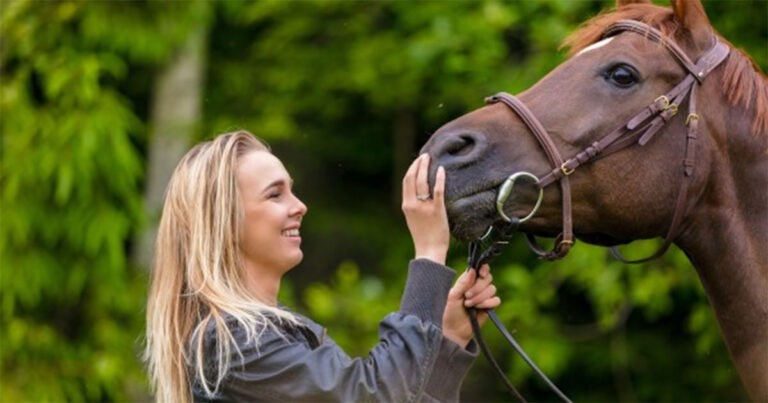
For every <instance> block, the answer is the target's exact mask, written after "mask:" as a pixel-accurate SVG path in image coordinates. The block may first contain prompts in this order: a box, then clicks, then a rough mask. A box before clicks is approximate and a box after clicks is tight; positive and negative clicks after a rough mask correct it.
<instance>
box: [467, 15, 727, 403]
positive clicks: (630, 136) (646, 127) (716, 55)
mask: <svg viewBox="0 0 768 403" xmlns="http://www.w3.org/2000/svg"><path fill="white" fill-rule="evenodd" d="M627 31H628V32H634V33H637V34H640V35H644V36H645V37H647V38H650V39H652V40H654V41H656V42H659V43H661V44H662V45H663V46H664V47H665V48H666V49H667V50H668V51H669V52H670V53H672V55H673V56H674V57H675V59H676V60H677V61H678V62H679V63H680V64H681V65H682V66H683V67H684V68H685V69H686V70H687V71H688V74H686V76H685V77H684V78H683V79H682V81H680V83H678V84H677V85H676V86H675V87H674V88H672V89H671V90H670V91H669V92H667V93H666V94H663V95H661V96H659V97H657V98H656V99H655V100H654V101H653V102H652V103H651V104H650V105H648V106H647V107H645V108H644V109H643V110H641V111H640V112H639V113H637V114H636V115H635V116H633V117H632V118H631V119H630V120H629V121H628V122H627V123H625V124H624V125H622V126H620V127H618V128H617V129H615V130H614V131H612V132H610V133H608V134H607V135H605V136H603V137H602V138H601V139H599V140H597V141H595V142H593V143H592V144H591V145H590V146H588V147H587V148H585V149H584V150H582V151H581V152H579V153H577V154H576V155H574V156H573V157H571V158H569V159H567V160H565V159H563V158H562V156H561V155H560V152H559V151H558V150H557V147H556V146H555V143H554V141H552V137H551V136H550V135H549V133H548V132H547V131H546V129H544V126H543V125H542V124H541V122H539V120H538V119H536V117H535V116H534V115H533V113H532V112H531V111H530V109H528V107H527V106H525V104H523V103H522V101H520V99H518V98H517V97H515V96H514V95H510V94H508V93H505V92H501V93H498V94H496V95H494V96H491V97H488V98H486V100H485V102H486V103H488V104H494V103H499V102H501V103H503V104H504V105H506V106H507V107H509V108H510V109H512V111H514V112H515V113H516V114H517V115H518V116H519V117H520V119H521V120H522V121H523V123H524V124H525V125H526V127H527V128H528V129H529V130H530V131H531V132H532V133H533V134H534V136H535V137H536V139H537V140H538V142H539V144H540V145H541V147H542V148H543V149H544V152H545V154H546V155H547V158H548V159H549V161H550V163H551V164H552V167H553V168H552V169H551V170H550V171H549V172H548V173H547V174H546V175H544V176H543V177H542V178H541V179H539V178H537V177H536V176H535V175H533V174H530V173H527V172H518V173H515V174H512V175H510V176H509V178H507V180H506V181H505V182H504V183H503V184H502V185H501V187H500V189H499V194H498V196H497V200H496V209H497V212H498V214H499V216H500V217H501V218H502V219H503V221H504V224H502V225H501V226H498V227H496V228H494V226H491V227H490V228H489V229H488V231H487V232H486V234H485V235H483V237H481V238H480V239H478V240H476V241H473V242H471V243H470V244H469V253H468V254H469V256H468V262H467V263H468V266H469V268H473V269H475V270H476V271H479V270H480V267H481V266H482V265H483V264H484V263H488V262H489V261H490V260H492V259H493V258H494V257H496V256H497V255H498V254H499V253H501V248H502V247H503V246H504V245H506V244H507V243H508V240H509V238H511V237H512V236H513V235H514V234H515V232H517V229H518V227H519V225H520V224H521V223H523V222H525V221H527V220H528V219H530V218H531V217H533V215H534V214H535V213H536V211H537V210H538V208H539V206H540V204H541V200H542V197H543V190H544V188H545V187H547V186H549V185H551V184H553V183H555V182H560V191H561V194H562V205H563V231H562V232H561V233H560V234H559V235H558V236H557V237H556V239H555V246H554V247H553V248H552V250H550V251H545V250H543V249H542V248H541V247H540V246H539V245H538V244H537V242H536V239H535V238H534V236H533V235H531V234H526V239H527V241H528V244H529V245H530V247H531V249H532V250H533V251H534V253H536V254H537V255H538V256H539V257H540V258H542V259H544V260H554V259H559V258H562V257H564V256H565V255H566V254H567V253H568V251H569V250H570V249H571V247H572V246H573V242H574V234H573V217H572V211H571V188H570V182H569V176H570V175H571V174H572V173H573V172H574V171H575V170H576V168H578V167H579V166H581V165H583V164H585V163H587V162H590V161H595V160H598V159H600V158H602V157H605V156H606V155H610V154H612V153H615V152H617V151H619V150H622V149H624V148H627V147H629V146H631V145H633V144H635V143H637V144H639V145H640V146H643V145H645V144H647V143H648V142H649V141H650V140H651V139H652V138H653V136H654V135H655V134H656V133H657V132H658V131H659V130H661V129H662V128H663V127H664V125H665V124H666V123H667V122H669V121H670V120H671V119H672V117H674V116H675V115H676V114H677V112H678V109H679V105H680V104H681V103H682V102H683V101H684V100H685V98H686V97H688V115H687V117H686V118H685V125H686V126H687V127H688V130H687V133H686V137H685V152H684V156H683V161H682V165H683V180H682V184H681V186H680V190H679V191H678V195H677V200H676V202H675V208H674V212H673V215H672V222H671V223H670V225H669V228H668V230H667V234H666V236H665V238H664V243H663V244H662V246H661V247H660V248H659V249H658V250H657V251H656V253H654V254H653V255H652V256H650V257H647V258H644V259H639V260H632V261H629V260H626V259H624V258H623V257H622V256H621V254H620V253H619V252H618V249H616V247H611V253H612V254H613V256H614V257H616V258H617V259H619V260H621V261H622V262H625V263H640V262H645V261H648V260H651V259H655V258H657V257H659V256H661V255H663V254H664V253H665V252H666V250H667V249H668V248H669V246H670V245H671V244H672V241H673V240H674V239H675V237H677V235H678V233H679V231H680V225H681V223H682V218H683V216H684V214H685V204H686V203H685V202H686V200H687V196H688V188H689V186H690V183H691V182H692V178H693V173H694V167H695V162H696V143H695V140H696V138H697V136H698V122H699V119H700V117H699V115H698V114H697V113H696V91H697V87H698V85H700V84H701V82H702V80H704V78H705V77H706V76H707V75H708V74H709V73H710V72H711V71H712V70H714V69H715V68H716V67H717V66H719V65H720V63H722V62H723V60H725V58H726V57H727V56H728V53H729V51H730V49H729V48H728V46H727V45H725V44H724V43H722V42H719V41H718V40H717V38H715V41H714V42H715V43H714V45H713V46H712V48H711V49H710V50H709V51H708V52H707V53H706V54H705V55H704V56H702V57H701V58H700V59H699V60H698V62H696V63H693V62H691V60H690V59H689V58H688V56H687V55H686V54H685V52H684V51H683V50H682V49H681V48H680V47H679V46H678V45H677V44H675V43H674V42H672V41H669V40H667V39H665V38H664V36H663V34H662V33H661V31H659V30H658V29H656V28H653V27H651V26H649V25H647V24H645V23H642V22H639V21H634V20H621V21H618V22H616V23H615V24H613V25H611V26H610V27H608V29H607V30H606V32H605V34H604V35H603V38H605V37H609V36H612V35H617V34H619V33H622V32H627ZM519 178H528V179H532V180H533V181H534V182H535V184H536V186H537V187H538V189H539V196H538V200H537V202H536V205H535V206H534V208H533V209H532V211H531V212H530V213H529V214H528V215H526V216H525V217H523V218H521V219H518V218H516V217H509V216H507V214H506V213H505V212H504V210H503V207H504V204H505V203H506V201H507V199H508V198H509V196H510V194H511V193H512V188H513V187H514V184H515V181H516V180H517V179H519ZM487 240H490V242H486V241H487ZM484 243H486V244H488V243H489V245H488V246H486V247H485V249H483V248H484V247H483V244H484ZM468 311H469V317H470V322H471V323H472V329H473V331H474V333H475V339H476V340H477V343H478V345H479V346H480V349H481V350H482V351H483V354H484V355H485V357H486V358H487V359H488V361H490V362H491V364H492V365H493V367H494V368H495V369H496V371H497V372H498V373H499V375H500V376H501V378H502V379H503V380H504V383H505V384H506V386H507V387H508V388H509V389H510V391H511V392H512V394H513V395H514V396H515V397H516V398H517V399H518V400H520V401H521V402H525V398H524V397H523V396H522V395H521V394H520V392H518V391H517V389H515V387H514V386H513V385H512V383H511V382H510V381H509V379H508V378H507V377H506V374H505V373H504V371H503V370H502V369H501V367H500V366H499V364H498V363H497V362H496V360H495V359H494V358H493V356H492V355H491V353H490V350H489V349H488V346H487V344H486V343H485V341H484V340H483V336H482V333H481V331H480V325H479V323H478V321H477V312H476V310H475V309H468ZM487 313H488V317H489V318H490V319H491V321H492V322H493V324H494V325H495V326H496V327H497V328H498V329H499V331H500V332H501V333H502V335H503V336H504V338H505V339H506V340H507V342H508V343H509V344H510V345H512V347H513V348H514V349H515V350H516V351H517V352H518V353H519V354H520V356H521V357H522V358H523V359H524V360H525V361H526V363H528V365H529V366H530V367H531V369H533V370H534V372H536V374H537V375H538V376H539V377H540V378H541V379H542V380H543V381H544V382H545V383H546V384H547V385H548V386H549V388H550V389H551V390H552V391H553V392H554V393H555V394H557V396H558V397H559V398H560V399H562V400H563V401H565V402H568V403H570V402H571V400H570V399H568V397H567V396H565V394H563V393H562V392H561V391H560V389H558V388H557V386H555V384H554V383H552V381H550V380H549V378H547V376H546V375H544V373H543V372H542V371H541V370H540V369H539V368H538V367H537V366H536V364H534V363H533V361H532V360H531V359H530V358H529V357H528V355H527V354H525V352H524V351H523V349H522V347H521V346H520V345H519V344H518V343H517V341H516V340H515V339H514V337H512V335H511V333H510V332H509V331H508V330H507V329H506V327H505V326H504V325H503V323H502V322H501V320H499V318H498V316H497V315H496V312H494V311H493V310H492V309H489V310H487Z"/></svg>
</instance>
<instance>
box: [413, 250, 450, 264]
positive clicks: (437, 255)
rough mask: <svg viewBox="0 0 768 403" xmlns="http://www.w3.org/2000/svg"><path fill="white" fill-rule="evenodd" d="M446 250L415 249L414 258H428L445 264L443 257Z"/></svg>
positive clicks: (446, 253)
mask: <svg viewBox="0 0 768 403" xmlns="http://www.w3.org/2000/svg"><path fill="white" fill-rule="evenodd" d="M447 255H448V251H447V250H445V251H443V250H422V251H420V250H416V257H415V258H416V259H429V260H431V261H433V262H435V263H439V264H441V265H445V258H446V256H447Z"/></svg>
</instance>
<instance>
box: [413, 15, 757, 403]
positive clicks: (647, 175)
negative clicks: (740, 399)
mask: <svg viewBox="0 0 768 403" xmlns="http://www.w3.org/2000/svg"><path fill="white" fill-rule="evenodd" d="M642 3H646V2H633V1H621V0H619V1H618V4H617V7H616V10H615V11H613V12H610V13H605V14H601V15H599V16H597V17H595V18H593V19H592V20H590V21H589V22H587V23H586V24H584V26H583V27H582V28H581V29H579V30H578V31H577V32H576V33H574V34H573V35H572V36H571V37H570V38H569V39H568V40H567V41H566V44H567V45H569V46H570V48H571V57H570V58H569V59H568V60H567V61H566V62H564V63H563V64H561V65H560V66H558V67H557V68H556V69H554V70H553V71H551V72H550V73H548V74H547V75H546V76H545V77H544V78H542V79H541V80H540V81H539V82H538V83H536V84H535V85H534V86H533V87H531V88H529V89H528V90H526V91H524V92H523V93H521V94H519V96H518V97H513V96H510V95H509V94H501V95H499V96H497V97H493V98H491V99H490V101H489V103H490V104H489V105H487V106H485V107H482V108H480V109H478V110H475V111H473V112H471V113H468V114H466V115H464V116H461V117H459V118H458V119H455V120H453V121H451V122H449V123H447V124H445V125H444V126H443V127H441V128H440V129H439V130H438V131H437V132H436V133H435V134H434V135H433V136H432V137H431V138H430V140H429V141H428V142H427V143H426V145H425V146H424V148H423V149H422V151H423V152H427V153H429V154H430V156H431V157H432V161H434V163H433V164H432V171H431V172H430V178H431V179H432V180H434V174H435V168H436V167H437V166H443V167H444V168H445V170H446V173H447V178H448V181H447V185H446V189H445V198H446V205H447V208H448V215H449V221H450V223H451V230H452V233H453V235H454V236H455V237H456V238H458V239H460V240H465V241H469V240H472V239H475V238H478V237H479V236H481V235H482V234H483V233H485V231H486V229H487V228H489V227H490V226H491V225H498V224H499V223H500V222H501V221H502V220H500V218H499V217H500V214H499V212H497V209H496V194H497V191H498V188H499V186H500V185H501V184H502V183H503V182H505V180H506V179H507V178H508V177H509V176H510V175H511V174H513V173H516V172H523V171H525V172H530V173H533V174H535V175H536V176H537V177H538V178H540V180H539V182H538V188H544V198H543V202H542V204H541V208H540V209H539V210H538V212H536V214H535V215H533V217H532V218H531V219H530V220H528V221H526V222H525V223H523V224H522V225H521V226H520V230H521V231H523V232H525V233H526V234H529V235H538V236H547V237H551V236H555V235H557V234H558V233H559V234H560V235H559V236H558V238H557V241H556V244H557V247H556V249H555V250H554V251H553V252H550V253H549V254H547V255H546V256H548V257H555V258H556V257H562V256H563V255H564V254H565V253H566V252H567V250H568V248H570V246H571V244H572V236H573V235H572V234H575V236H576V237H578V238H579V239H581V240H583V241H585V242H589V243H594V244H599V245H611V246H613V245H618V244H624V243H627V242H630V241H632V240H636V239H648V238H654V237H665V239H667V240H668V241H669V242H670V243H674V244H676V245H677V246H678V247H679V248H680V249H682V250H683V251H684V252H685V254H686V255H687V256H688V258H689V259H690V261H691V263H692V264H693V266H694V267H695V269H696V271H697V273H698V275H699V278H700V280H701V282H702V283H703V285H704V288H705V290H706V292H707V295H708V298H709V300H710V302H711V304H712V306H713V308H714V311H715V314H716V316H717V319H718V323H719V325H720V329H721V331H722V334H723V337H724V340H725V343H726V346H727V348H728V350H729V353H730V355H731V358H732V360H733V362H734V365H735V367H736V369H737V371H738V373H739V376H740V378H741V380H742V383H743V385H744V386H745V388H746V390H747V393H748V394H749V396H750V397H751V398H752V399H754V400H757V401H768V85H767V84H766V77H765V75H764V74H763V73H761V72H760V71H759V69H758V68H757V67H756V66H755V64H754V62H752V60H751V59H750V58H749V57H748V56H746V55H745V54H743V53H742V52H741V51H739V50H737V49H735V48H733V47H732V46H731V45H730V44H729V43H728V42H727V41H726V40H725V39H724V38H722V37H721V36H720V35H718V34H717V33H716V32H715V31H714V29H713V28H712V26H711V24H710V23H709V20H708V18H707V16H706V14H705V12H704V9H703V7H702V5H701V3H700V1H699V0H674V1H672V7H671V8H666V7H659V6H655V5H652V4H642ZM635 21H639V22H642V23H643V24H639V23H635ZM643 27H647V28H643ZM681 87H682V88H681ZM678 112H679V113H678ZM606 138H608V139H607V140H606ZM530 183H531V182H529V184H528V185H523V184H520V185H518V186H516V189H517V190H516V191H515V192H514V193H515V195H514V198H512V199H510V202H508V203H505V204H504V203H502V207H501V212H502V213H504V214H505V215H508V216H517V217H522V216H524V215H526V214H528V212H529V211H530V209H531V205H532V203H533V201H535V194H536V192H537V191H538V189H537V188H536V186H532V185H530ZM549 184H551V185H552V186H547V185H549ZM571 231H572V232H571Z"/></svg>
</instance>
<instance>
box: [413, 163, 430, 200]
mask: <svg viewBox="0 0 768 403" xmlns="http://www.w3.org/2000/svg"><path fill="white" fill-rule="evenodd" d="M428 174H429V154H422V155H421V156H420V157H419V158H418V159H417V168H416V198H417V199H418V200H419V201H425V200H427V199H429V197H430V195H429V181H428V180H427V175H428Z"/></svg>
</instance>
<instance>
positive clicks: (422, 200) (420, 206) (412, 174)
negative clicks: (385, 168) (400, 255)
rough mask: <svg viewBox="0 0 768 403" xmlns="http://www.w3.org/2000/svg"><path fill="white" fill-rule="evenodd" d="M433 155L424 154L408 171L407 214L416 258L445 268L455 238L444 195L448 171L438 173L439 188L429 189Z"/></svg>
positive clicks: (405, 205) (405, 187)
mask: <svg viewBox="0 0 768 403" xmlns="http://www.w3.org/2000/svg"><path fill="white" fill-rule="evenodd" d="M428 172H429V155H428V154H422V155H421V156H419V158H417V159H416V160H415V161H413V163H412V164H411V166H410V167H409V168H408V172H406V173H405V177H404V178H403V206H402V208H403V213H405V220H406V222H407V223H408V230H409V231H410V232H411V238H412V239H413V245H414V248H415V249H416V258H417V259H418V258H425V259H430V260H433V261H435V262H437V263H440V264H445V257H446V255H447V254H448V246H449V244H450V241H451V235H450V232H449V229H448V215H447V213H446V211H445V200H444V198H443V192H444V188H445V170H444V169H443V168H442V167H439V168H438V169H437V173H436V175H435V186H434V188H433V189H432V191H431V192H430V189H429V180H428Z"/></svg>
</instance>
